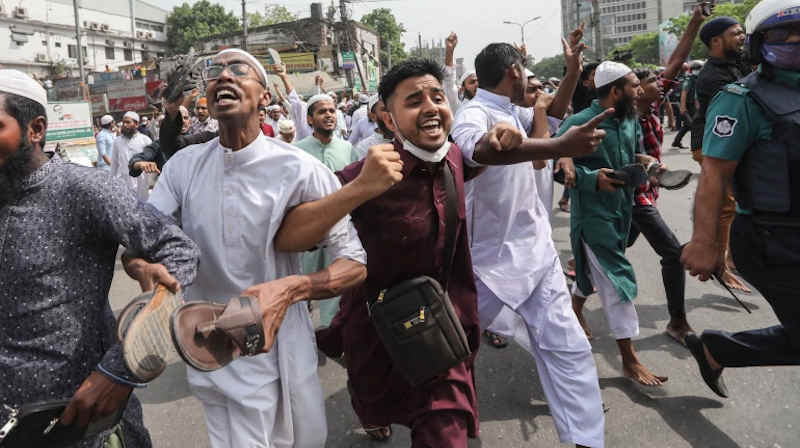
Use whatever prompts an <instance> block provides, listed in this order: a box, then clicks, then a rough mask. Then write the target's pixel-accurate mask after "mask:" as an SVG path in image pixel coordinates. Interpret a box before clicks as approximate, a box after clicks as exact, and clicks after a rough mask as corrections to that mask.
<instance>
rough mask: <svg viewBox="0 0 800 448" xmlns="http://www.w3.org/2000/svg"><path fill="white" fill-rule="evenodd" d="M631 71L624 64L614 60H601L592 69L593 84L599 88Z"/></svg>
mask: <svg viewBox="0 0 800 448" xmlns="http://www.w3.org/2000/svg"><path fill="white" fill-rule="evenodd" d="M631 72H632V70H631V69H630V68H629V67H628V66H627V65H625V64H621V63H619V62H614V61H603V63H601V64H600V65H598V66H597V69H595V71H594V85H595V87H596V88H598V89H599V88H600V87H603V86H605V85H607V84H611V83H612V82H614V81H616V80H618V79H619V78H622V77H623V76H625V75H627V74H628V73H631Z"/></svg>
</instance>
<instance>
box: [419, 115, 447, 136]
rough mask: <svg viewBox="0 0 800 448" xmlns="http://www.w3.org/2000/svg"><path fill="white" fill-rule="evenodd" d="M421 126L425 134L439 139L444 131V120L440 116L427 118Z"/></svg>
mask: <svg viewBox="0 0 800 448" xmlns="http://www.w3.org/2000/svg"><path fill="white" fill-rule="evenodd" d="M419 128H420V130H421V131H422V134H423V135H424V136H426V137H428V138H432V139H438V138H440V137H441V136H442V134H443V133H444V128H443V127H442V120H441V119H439V117H436V118H426V119H425V120H423V121H422V123H420V125H419Z"/></svg>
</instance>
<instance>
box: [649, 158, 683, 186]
mask: <svg viewBox="0 0 800 448" xmlns="http://www.w3.org/2000/svg"><path fill="white" fill-rule="evenodd" d="M660 167H661V164H660V163H654V164H653V165H652V166H650V168H649V169H648V170H647V175H648V176H650V177H655V178H656V179H658V185H659V186H661V187H663V188H666V189H667V190H680V189H681V188H683V187H685V186H687V185H689V181H690V180H691V179H692V172H691V171H689V170H674V171H671V170H667V171H664V172H663V173H661V174H658V169H659V168H660Z"/></svg>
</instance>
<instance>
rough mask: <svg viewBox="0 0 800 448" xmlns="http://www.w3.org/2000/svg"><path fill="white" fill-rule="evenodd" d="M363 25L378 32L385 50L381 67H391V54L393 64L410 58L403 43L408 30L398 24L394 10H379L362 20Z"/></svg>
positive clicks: (383, 50) (382, 50) (382, 53)
mask: <svg viewBox="0 0 800 448" xmlns="http://www.w3.org/2000/svg"><path fill="white" fill-rule="evenodd" d="M361 23H363V24H365V25H368V26H371V27H372V28H375V29H376V30H377V31H378V35H379V36H380V37H381V42H382V45H383V47H384V48H381V65H383V66H384V67H388V66H389V53H390V52H391V55H392V63H393V64H395V63H398V62H400V61H403V60H405V59H406V58H408V55H407V54H406V50H405V44H404V43H403V41H402V38H403V33H405V32H406V29H405V28H404V27H403V24H402V23H397V19H395V17H394V14H392V10H391V9H389V8H378V9H374V10H372V11H371V12H370V13H369V14H367V15H365V16H364V17H362V18H361Z"/></svg>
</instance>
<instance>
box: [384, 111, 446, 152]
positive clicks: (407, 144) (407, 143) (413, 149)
mask: <svg viewBox="0 0 800 448" xmlns="http://www.w3.org/2000/svg"><path fill="white" fill-rule="evenodd" d="M389 116H390V117H392V123H394V127H395V128H397V131H396V132H395V133H394V135H395V136H396V137H397V139H398V140H400V142H401V143H402V144H403V149H405V150H406V151H408V152H410V153H411V155H413V156H414V157H416V158H418V159H420V160H422V161H423V162H430V163H439V162H441V161H442V160H444V158H445V156H447V153H448V152H450V141H449V140H447V139H445V140H444V144H443V145H442V146H440V147H439V149H437V150H436V151H433V152H431V151H427V150H424V149H422V148H420V147H419V146H417V145H415V144H413V143H411V141H410V140H409V139H407V138H405V137H403V134H401V133H400V126H398V125H397V121H396V120H395V119H394V114H391V113H390V114H389Z"/></svg>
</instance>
